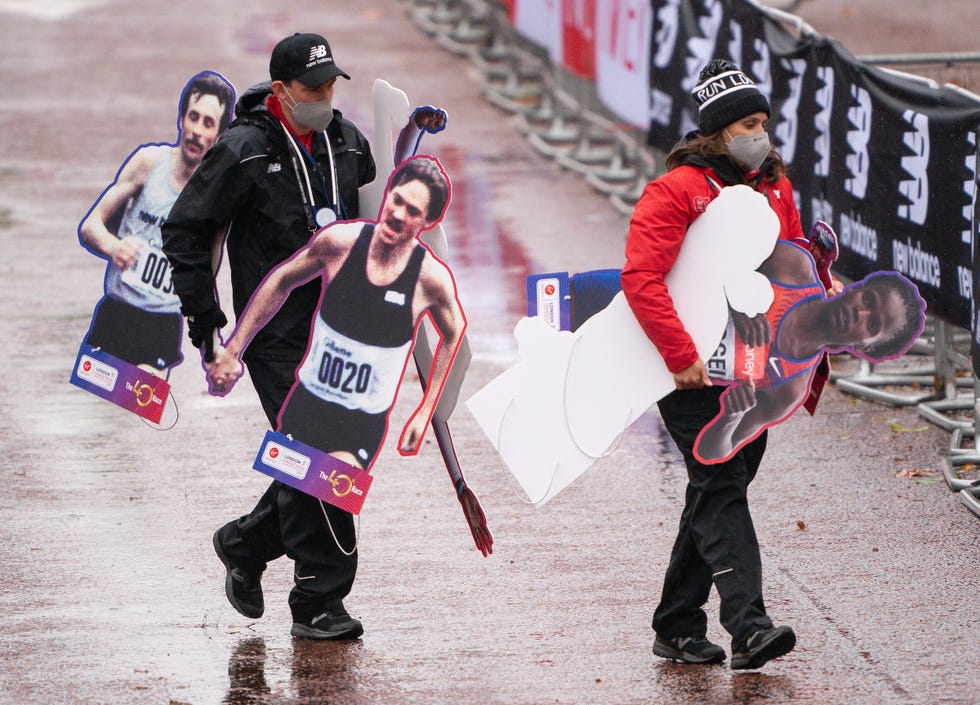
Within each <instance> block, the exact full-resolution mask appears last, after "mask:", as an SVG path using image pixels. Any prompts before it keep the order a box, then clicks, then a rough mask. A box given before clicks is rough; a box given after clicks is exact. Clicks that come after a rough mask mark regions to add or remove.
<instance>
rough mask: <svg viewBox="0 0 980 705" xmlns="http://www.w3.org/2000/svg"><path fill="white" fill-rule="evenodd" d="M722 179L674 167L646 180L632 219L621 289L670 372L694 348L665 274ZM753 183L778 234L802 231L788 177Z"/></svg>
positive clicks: (703, 170)
mask: <svg viewBox="0 0 980 705" xmlns="http://www.w3.org/2000/svg"><path fill="white" fill-rule="evenodd" d="M709 178H710V179H711V181H713V182H714V184H712V182H711V181H709ZM721 184H722V181H721V179H719V178H718V176H717V175H716V174H715V172H714V170H713V169H711V168H708V167H701V166H691V165H683V166H679V167H676V168H674V169H672V170H670V171H668V172H667V173H666V174H664V175H663V176H661V177H660V178H658V179H657V180H655V181H651V182H650V183H649V184H647V185H646V188H645V189H643V195H642V196H641V197H640V200H639V202H638V203H637V204H636V208H635V210H634V211H633V216H632V218H631V219H630V229H629V236H628V238H627V240H626V266H625V267H623V273H622V277H621V279H622V285H623V293H624V294H625V295H626V300H627V301H628V302H629V305H630V308H632V309H633V314H634V315H635V316H636V318H637V320H638V321H639V323H640V326H642V328H643V330H644V331H645V332H646V334H647V336H648V337H649V338H650V340H652V341H653V344H654V345H656V346H657V350H658V351H659V352H660V354H661V356H663V358H664V361H665V362H666V363H667V369H669V370H670V371H671V372H672V373H676V372H681V371H683V370H686V369H687V368H688V367H690V366H691V365H693V364H694V363H695V362H697V360H698V352H697V349H696V348H695V347H694V341H693V340H691V336H690V335H689V334H688V332H687V330H686V329H685V328H684V324H683V323H681V321H680V319H679V318H678V317H677V311H676V309H675V308H674V302H673V300H672V299H671V298H670V293H669V292H668V291H667V285H666V283H665V282H664V277H665V276H666V275H667V272H669V271H670V269H671V267H673V266H674V261H675V260H676V259H677V254H678V252H680V249H681V243H682V242H683V241H684V236H685V235H686V234H687V229H688V227H690V225H691V223H693V222H694V220H695V219H696V218H697V217H698V216H699V215H701V214H702V213H703V212H704V210H705V208H707V206H708V204H709V203H710V202H711V201H712V200H714V198H715V197H716V196H717V195H718V192H719V190H720V186H721ZM757 189H758V190H759V191H760V192H761V193H762V194H763V195H765V196H766V198H768V199H769V206H770V207H771V208H772V209H773V211H775V213H776V215H777V216H778V217H779V222H780V232H779V238H780V239H781V240H792V239H793V238H799V237H803V236H804V235H803V226H802V224H801V223H800V213H799V211H798V210H797V209H796V203H795V202H794V200H793V186H792V184H790V182H789V179H787V178H786V177H785V176H784V177H782V178H780V179H779V181H777V182H776V184H775V185H772V184H768V183H765V182H763V183H761V184H760V185H759V186H758V187H757Z"/></svg>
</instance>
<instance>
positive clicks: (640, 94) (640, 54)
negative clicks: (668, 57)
mask: <svg viewBox="0 0 980 705" xmlns="http://www.w3.org/2000/svg"><path fill="white" fill-rule="evenodd" d="M651 25H652V20H651V14H650V2H649V0H597V2H596V20H595V27H596V41H595V48H596V65H595V73H596V91H597V93H598V95H599V100H601V101H602V102H603V104H604V105H605V106H606V107H607V108H608V109H609V110H610V111H612V112H613V113H614V114H615V115H617V116H618V117H620V118H622V119H623V120H625V121H626V122H629V123H630V124H632V125H635V126H636V127H642V128H644V129H646V128H648V127H649V126H650V66H649V64H650V60H649V57H650V31H651Z"/></svg>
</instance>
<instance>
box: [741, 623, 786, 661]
mask: <svg viewBox="0 0 980 705" xmlns="http://www.w3.org/2000/svg"><path fill="white" fill-rule="evenodd" d="M794 646H796V634H794V633H793V630H792V629H791V628H790V627H773V628H771V629H760V630H758V631H757V632H755V633H753V634H752V636H750V637H749V638H748V639H746V640H745V643H743V644H741V645H740V646H739V647H738V648H734V647H733V648H732V670H739V669H743V668H762V666H763V664H765V663H766V661H771V660H772V659H774V658H779V657H780V656H784V655H786V654H788V653H789V652H790V651H792V650H793V647H794Z"/></svg>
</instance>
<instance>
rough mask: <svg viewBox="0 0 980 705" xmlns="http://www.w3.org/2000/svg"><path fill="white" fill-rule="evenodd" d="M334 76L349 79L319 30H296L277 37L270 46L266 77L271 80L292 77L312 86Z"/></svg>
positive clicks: (289, 79) (288, 79) (286, 79)
mask: <svg viewBox="0 0 980 705" xmlns="http://www.w3.org/2000/svg"><path fill="white" fill-rule="evenodd" d="M335 76H343V77H344V78H346V79H350V76H348V75H347V74H346V73H344V72H343V71H341V70H340V68H339V67H338V66H337V64H335V63H334V60H333V53H332V52H331V51H330V45H329V44H327V40H326V39H324V38H323V37H321V36H320V35H319V34H299V33H296V34H294V35H292V36H291V37H286V38H285V39H283V40H282V41H280V42H279V43H278V44H276V48H275V49H273V50H272V57H271V58H270V59H269V78H271V79H272V80H273V81H292V80H294V79H295V80H298V81H300V82H301V83H303V84H304V85H306V86H309V87H310V88H316V87H317V86H319V85H322V84H324V83H326V82H327V81H329V80H330V79H331V78H334V77H335Z"/></svg>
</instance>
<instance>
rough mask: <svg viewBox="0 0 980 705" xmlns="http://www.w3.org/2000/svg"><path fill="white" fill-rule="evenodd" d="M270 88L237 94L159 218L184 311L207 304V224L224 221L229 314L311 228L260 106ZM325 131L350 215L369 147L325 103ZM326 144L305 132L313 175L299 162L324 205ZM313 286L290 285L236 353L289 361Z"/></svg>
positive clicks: (210, 237) (278, 133) (217, 226)
mask: <svg viewBox="0 0 980 705" xmlns="http://www.w3.org/2000/svg"><path fill="white" fill-rule="evenodd" d="M270 94H271V89H270V86H269V83H268V82H265V83H260V84H258V85H256V86H253V87H252V88H250V89H249V90H248V91H246V92H245V93H244V94H243V95H242V96H241V98H240V100H239V101H238V104H237V105H236V106H235V115H236V118H235V121H234V122H233V123H232V124H231V126H230V127H229V129H228V130H227V132H225V133H224V134H223V135H222V136H221V138H220V139H219V140H218V141H217V142H216V143H215V144H214V146H213V147H212V148H211V150H210V151H209V152H208V153H207V154H206V155H205V157H204V159H203V160H202V162H201V165H200V167H198V169H197V171H196V172H195V173H194V175H193V176H192V177H191V179H190V180H189V181H188V182H187V185H186V186H185V187H184V189H183V190H182V191H181V193H180V196H179V197H178V198H177V201H176V203H174V205H173V208H172V209H171V211H170V215H169V216H168V218H167V221H166V223H165V224H164V225H163V249H164V251H165V252H166V254H167V257H168V259H169V260H170V263H171V266H172V268H173V282H174V286H175V288H176V290H177V293H178V294H179V295H180V300H181V304H182V311H183V313H184V314H185V315H189V316H191V315H196V314H201V313H204V312H205V311H208V310H210V309H211V308H213V307H215V306H216V305H217V301H216V293H215V283H214V275H213V273H212V271H211V250H212V244H213V242H214V238H215V235H216V234H217V233H219V232H224V231H225V230H226V229H227V230H228V234H227V246H228V260H229V264H230V266H231V284H232V293H233V299H234V301H233V303H234V309H235V315H236V316H240V315H241V313H242V310H243V309H244V308H245V304H247V303H248V300H249V298H250V297H251V296H252V292H254V291H255V289H256V287H258V285H259V283H261V281H262V279H263V278H264V277H265V275H266V274H268V273H269V270H271V269H272V268H273V267H275V266H276V265H277V264H279V263H280V262H282V261H283V260H285V259H288V258H289V257H290V256H291V255H293V253H295V252H296V251H297V250H298V249H300V248H301V247H303V246H304V245H306V243H307V242H308V241H309V239H310V236H311V235H312V232H313V231H312V230H311V228H310V219H309V215H310V209H308V208H307V207H305V205H304V201H303V191H302V190H301V188H303V189H305V179H303V178H302V176H300V178H299V179H298V178H297V173H296V168H295V167H294V162H293V156H294V152H293V150H292V148H291V147H290V146H289V143H288V142H287V138H286V134H285V131H284V128H283V125H282V123H281V122H279V120H278V119H277V118H276V117H275V116H274V115H272V114H271V113H270V112H269V111H268V110H267V109H266V106H265V101H266V98H267V97H268V96H269V95H270ZM327 136H328V138H329V140H330V146H331V148H332V149H333V155H334V161H335V164H336V170H337V181H338V184H339V192H340V201H341V203H342V206H343V209H342V212H341V214H340V217H341V218H346V219H354V218H358V217H360V216H361V213H360V212H359V203H358V195H357V190H358V188H359V187H360V186H363V185H364V184H367V183H370V182H371V181H373V180H374V177H375V166H374V159H373V157H372V156H371V148H370V146H369V145H368V142H367V139H366V138H365V137H364V135H362V134H361V132H360V130H358V129H357V127H356V126H355V125H354V124H353V123H351V122H349V121H347V120H345V119H344V117H343V115H341V113H340V111H339V110H334V119H333V121H332V122H331V123H330V126H329V127H328V128H327ZM326 150H327V147H326V145H325V143H324V140H323V136H322V134H320V135H315V136H314V139H313V151H312V156H313V158H314V160H315V161H316V163H317V165H318V166H319V169H320V173H321V174H322V175H323V182H321V180H320V179H319V178H317V176H316V173H315V171H314V169H312V168H311V167H310V165H309V163H308V162H307V167H308V168H309V172H310V181H311V183H312V187H313V191H314V198H315V201H316V206H317V207H324V206H327V205H330V204H329V201H330V190H331V183H330V182H331V178H332V177H331V172H330V162H329V159H328V156H327V151H326ZM300 169H302V167H300ZM300 173H301V174H302V171H300ZM301 181H302V183H303V186H302V187H301V185H300V184H301ZM324 182H325V183H324ZM367 215H369V216H371V217H374V216H375V215H376V214H375V213H370V214H367ZM320 288H321V283H320V281H319V280H314V281H312V282H309V283H307V284H304V285H303V286H301V287H297V288H296V289H294V290H293V291H292V293H291V294H290V295H289V297H288V298H287V300H286V302H285V303H284V304H283V306H282V308H281V309H280V310H279V312H278V313H277V314H276V315H275V316H274V317H273V318H272V319H271V320H270V321H269V322H268V324H266V326H265V327H264V328H263V329H262V330H261V331H259V332H258V334H256V336H255V338H254V339H253V341H252V343H251V344H250V345H249V347H248V349H247V350H246V351H245V358H246V359H249V358H261V359H269V360H296V361H297V362H298V361H299V359H300V358H301V357H302V355H303V353H304V352H305V351H306V346H307V343H308V340H309V332H310V322H311V320H312V317H313V313H314V311H315V309H316V304H317V301H318V299H319V296H320Z"/></svg>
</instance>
